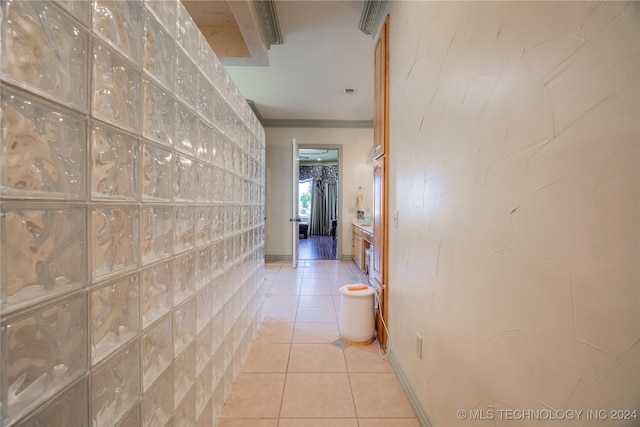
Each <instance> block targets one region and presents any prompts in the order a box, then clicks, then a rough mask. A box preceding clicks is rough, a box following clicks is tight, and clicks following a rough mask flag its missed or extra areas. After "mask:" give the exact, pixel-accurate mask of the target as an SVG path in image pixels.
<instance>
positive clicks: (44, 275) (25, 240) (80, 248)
mask: <svg viewBox="0 0 640 427" xmlns="http://www.w3.org/2000/svg"><path fill="white" fill-rule="evenodd" d="M86 224H87V211H86V209H85V208H83V207H73V206H70V207H67V208H64V209H63V208H60V209H57V208H53V207H52V208H48V207H46V208H45V207H42V208H39V207H37V206H32V207H31V208H22V207H19V206H18V207H13V206H12V205H10V204H8V203H3V204H2V216H1V218H0V235H2V236H3V239H4V240H3V244H4V248H3V249H4V250H3V256H2V266H1V268H2V276H1V278H2V287H1V290H2V311H3V312H4V313H7V312H9V311H12V310H13V309H18V308H19V307H22V306H24V305H26V304H31V303H35V302H37V301H41V300H44V299H47V298H52V297H54V296H58V295H62V294H64V293H67V292H71V291H72V290H74V289H79V288H81V287H85V286H87V283H88V280H87V259H86V253H87V226H86Z"/></svg>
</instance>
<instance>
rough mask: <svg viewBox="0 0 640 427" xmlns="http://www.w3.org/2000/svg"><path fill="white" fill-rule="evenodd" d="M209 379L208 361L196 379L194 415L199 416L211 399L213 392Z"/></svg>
mask: <svg viewBox="0 0 640 427" xmlns="http://www.w3.org/2000/svg"><path fill="white" fill-rule="evenodd" d="M211 380H212V377H211V364H210V363H209V364H207V366H206V367H205V368H204V370H203V371H202V373H201V374H200V375H198V377H197V379H196V417H200V415H201V414H202V411H203V410H204V408H205V407H206V406H207V403H209V401H210V400H211V395H212V394H213V387H212V382H211Z"/></svg>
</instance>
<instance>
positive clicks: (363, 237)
mask: <svg viewBox="0 0 640 427" xmlns="http://www.w3.org/2000/svg"><path fill="white" fill-rule="evenodd" d="M372 244H373V224H372V223H371V221H368V222H367V221H363V220H354V221H353V234H352V238H351V253H352V257H353V261H354V262H355V263H356V265H357V266H358V268H360V270H361V271H363V272H366V273H368V271H367V265H366V256H365V254H366V250H367V249H369V248H370V247H371V245H372Z"/></svg>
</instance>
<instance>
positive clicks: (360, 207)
mask: <svg viewBox="0 0 640 427" xmlns="http://www.w3.org/2000/svg"><path fill="white" fill-rule="evenodd" d="M356 210H357V211H359V212H364V196H363V195H362V194H358V195H357V196H356Z"/></svg>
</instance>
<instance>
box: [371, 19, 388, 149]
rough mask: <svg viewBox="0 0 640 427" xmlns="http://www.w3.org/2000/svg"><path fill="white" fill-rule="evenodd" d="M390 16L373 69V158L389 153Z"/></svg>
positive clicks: (376, 48) (383, 27) (382, 33)
mask: <svg viewBox="0 0 640 427" xmlns="http://www.w3.org/2000/svg"><path fill="white" fill-rule="evenodd" d="M388 24H389V17H388V16H387V19H386V21H385V23H384V25H383V26H382V30H381V31H380V37H379V38H378V42H377V43H376V47H375V50H374V71H373V84H374V90H373V158H374V159H377V158H378V157H380V156H382V155H383V154H385V153H387V151H388V150H387V148H388V141H389V133H388V132H389V131H388V126H387V125H386V123H388V114H389V37H388V31H389V25H388Z"/></svg>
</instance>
